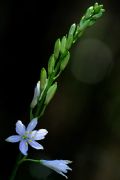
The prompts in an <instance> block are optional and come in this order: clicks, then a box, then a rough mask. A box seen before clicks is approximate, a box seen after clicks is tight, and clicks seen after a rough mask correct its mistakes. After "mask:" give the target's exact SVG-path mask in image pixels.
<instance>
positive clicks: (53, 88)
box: [45, 82, 57, 105]
mask: <svg viewBox="0 0 120 180" xmlns="http://www.w3.org/2000/svg"><path fill="white" fill-rule="evenodd" d="M56 90H57V82H55V83H54V84H53V85H52V86H51V87H50V88H49V89H48V92H47V95H46V99H45V105H47V104H49V102H50V101H51V100H52V98H53V96H54V95H55V92H56Z"/></svg>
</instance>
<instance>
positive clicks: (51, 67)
mask: <svg viewBox="0 0 120 180" xmlns="http://www.w3.org/2000/svg"><path fill="white" fill-rule="evenodd" d="M54 66H55V58H54V54H52V55H51V56H50V59H49V61H48V75H50V74H52V72H53V71H54Z"/></svg>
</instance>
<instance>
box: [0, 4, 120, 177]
mask: <svg viewBox="0 0 120 180" xmlns="http://www.w3.org/2000/svg"><path fill="white" fill-rule="evenodd" d="M95 2H96V1H92V0H91V1H90V0H89V1H88V0H85V1H84V0H81V1H80V0H74V1H72V0H57V1H53V0H51V1H46V0H44V1H36V0H35V1H31V0H29V1H27V0H24V1H22V0H21V1H13V0H11V1H8V0H5V1H3V0H1V1H0V95H1V99H0V122H1V124H0V140H1V141H0V152H1V171H0V180H8V179H9V176H10V173H11V171H12V169H13V166H14V163H15V159H16V156H17V154H18V144H11V143H6V142H5V141H4V139H5V138H6V137H8V136H10V135H12V134H14V133H15V123H16V121H17V120H18V119H21V120H22V121H23V122H24V123H25V124H26V125H27V124H28V121H29V104H30V102H31V100H32V97H33V91H34V86H35V84H36V83H37V81H38V80H39V74H40V69H41V68H42V67H43V66H44V67H45V68H47V61H48V59H49V56H50V55H51V54H52V52H53V46H54V43H55V40H56V39H57V38H58V37H62V36H63V35H65V34H66V33H67V32H68V30H69V27H70V25H71V24H72V23H74V22H76V23H79V20H80V17H81V16H82V15H83V14H84V12H85V10H86V9H87V8H88V7H89V6H91V5H93V4H94V3H95ZM98 2H99V3H103V4H104V7H105V9H106V13H105V15H104V17H103V18H101V19H100V20H99V21H98V22H97V23H96V24H95V25H94V26H93V27H91V28H90V29H88V30H87V31H86V33H85V34H84V35H83V36H82V38H81V39H80V41H79V42H78V43H77V44H75V46H74V47H73V48H72V50H71V61H70V63H69V65H68V67H67V69H66V70H65V72H64V73H63V74H62V75H61V77H60V78H59V80H58V91H57V93H56V95H55V97H54V99H53V100H52V102H51V103H50V105H49V107H48V108H47V110H46V112H45V115H44V117H43V118H42V119H41V121H40V123H39V125H38V128H46V129H47V130H48V131H49V134H48V135H47V137H46V139H45V140H44V141H41V144H42V145H43V146H44V148H45V149H44V151H35V150H34V149H32V148H30V149H29V152H30V157H34V158H36V159H37V158H38V159H40V158H42V159H70V160H73V164H72V165H71V167H72V169H73V171H72V172H70V173H68V176H69V179H70V180H119V179H120V40H119V39H120V33H119V32H120V10H119V4H118V3H119V2H116V1H113V0H111V1H108V0H104V1H103V0H101V1H98ZM21 179H22V180H24V179H29V180H63V179H64V177H62V176H61V175H59V174H57V173H55V172H53V171H51V170H49V169H47V168H45V167H41V166H38V165H36V164H33V163H29V164H28V163H24V164H23V165H22V166H21V168H20V169H19V171H18V173H17V176H16V180H21Z"/></svg>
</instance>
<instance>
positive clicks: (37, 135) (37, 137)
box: [34, 129, 48, 140]
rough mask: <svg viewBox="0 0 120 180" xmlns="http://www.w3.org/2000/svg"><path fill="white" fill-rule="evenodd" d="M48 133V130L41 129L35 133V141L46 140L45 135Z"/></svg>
mask: <svg viewBox="0 0 120 180" xmlns="http://www.w3.org/2000/svg"><path fill="white" fill-rule="evenodd" d="M47 133H48V131H47V130H46V129H40V130H38V131H37V132H36V133H34V140H41V139H44V138H45V135H46V134H47Z"/></svg>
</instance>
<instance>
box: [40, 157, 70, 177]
mask: <svg viewBox="0 0 120 180" xmlns="http://www.w3.org/2000/svg"><path fill="white" fill-rule="evenodd" d="M40 163H41V164H43V165H44V166H47V167H49V168H50V169H53V170H54V171H56V172H57V173H59V174H61V175H62V176H64V177H65V178H66V179H68V177H67V176H66V175H65V174H64V173H67V171H68V170H70V171H72V169H71V168H70V167H69V166H68V165H67V164H69V163H72V161H69V160H40Z"/></svg>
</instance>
